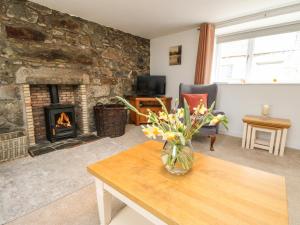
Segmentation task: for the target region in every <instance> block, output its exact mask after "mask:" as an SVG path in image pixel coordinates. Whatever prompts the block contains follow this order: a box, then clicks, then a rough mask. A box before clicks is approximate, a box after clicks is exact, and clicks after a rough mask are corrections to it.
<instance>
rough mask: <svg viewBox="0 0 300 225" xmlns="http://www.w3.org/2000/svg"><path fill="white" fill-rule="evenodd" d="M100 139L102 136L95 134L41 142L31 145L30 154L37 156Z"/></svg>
mask: <svg viewBox="0 0 300 225" xmlns="http://www.w3.org/2000/svg"><path fill="white" fill-rule="evenodd" d="M99 139H101V137H98V136H96V135H94V134H89V135H80V136H78V137H76V138H69V139H65V140H61V141H57V142H54V143H50V142H47V143H45V142H44V143H40V144H37V145H35V146H32V147H30V148H29V150H28V152H29V155H30V156H32V157H35V156H38V155H42V154H46V153H49V152H52V151H56V150H62V149H67V148H72V147H75V146H78V145H82V144H86V143H89V142H92V141H96V140H99Z"/></svg>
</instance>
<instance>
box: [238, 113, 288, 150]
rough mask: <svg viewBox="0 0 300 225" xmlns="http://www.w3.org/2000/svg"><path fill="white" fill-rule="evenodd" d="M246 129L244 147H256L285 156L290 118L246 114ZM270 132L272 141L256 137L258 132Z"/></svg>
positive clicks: (244, 120) (244, 119)
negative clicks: (267, 141)
mask: <svg viewBox="0 0 300 225" xmlns="http://www.w3.org/2000/svg"><path fill="white" fill-rule="evenodd" d="M243 123H244V131H243V140H242V147H243V148H246V149H253V148H254V147H257V148H262V149H265V150H269V152H270V153H273V151H274V155H278V154H279V155H280V156H283V154H284V149H285V143H286V136H287V130H288V128H290V126H291V121H290V120H289V119H279V118H272V117H264V116H250V115H247V116H244V118H243ZM257 131H262V132H268V133H270V134H271V138H270V142H269V143H266V142H264V141H261V140H258V139H256V132H257Z"/></svg>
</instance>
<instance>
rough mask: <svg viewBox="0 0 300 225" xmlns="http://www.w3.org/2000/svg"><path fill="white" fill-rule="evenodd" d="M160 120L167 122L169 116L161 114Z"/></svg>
mask: <svg viewBox="0 0 300 225" xmlns="http://www.w3.org/2000/svg"><path fill="white" fill-rule="evenodd" d="M158 118H159V119H160V120H165V121H168V114H166V113H165V112H159V117H158Z"/></svg>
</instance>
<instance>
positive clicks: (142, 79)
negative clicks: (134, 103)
mask: <svg viewBox="0 0 300 225" xmlns="http://www.w3.org/2000/svg"><path fill="white" fill-rule="evenodd" d="M165 92H166V76H149V75H145V76H137V83H136V94H137V95H139V96H162V95H165V94H166V93H165Z"/></svg>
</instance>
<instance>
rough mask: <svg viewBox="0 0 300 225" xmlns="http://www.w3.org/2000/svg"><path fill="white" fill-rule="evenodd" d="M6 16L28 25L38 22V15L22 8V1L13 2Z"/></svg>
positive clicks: (27, 8) (26, 8) (31, 10)
mask: <svg viewBox="0 0 300 225" xmlns="http://www.w3.org/2000/svg"><path fill="white" fill-rule="evenodd" d="M6 15H7V16H8V17H10V18H17V19H20V20H22V21H25V22H29V23H36V22H37V20H38V13H37V12H36V11H34V10H33V9H31V8H29V7H24V4H23V3H22V1H13V2H12V3H11V4H10V5H9V6H8V9H7V11H6Z"/></svg>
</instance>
